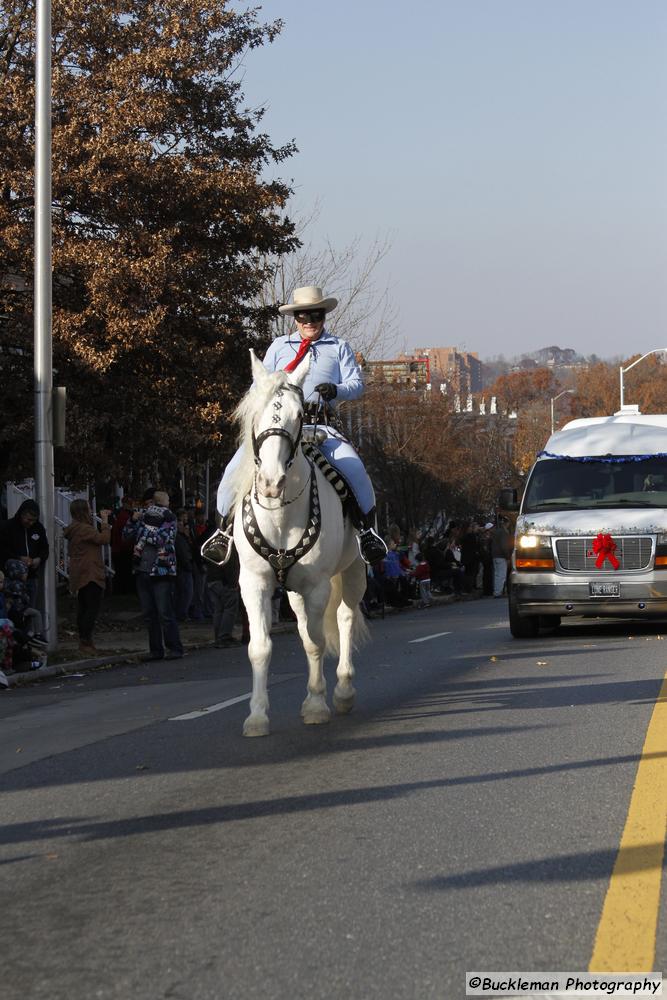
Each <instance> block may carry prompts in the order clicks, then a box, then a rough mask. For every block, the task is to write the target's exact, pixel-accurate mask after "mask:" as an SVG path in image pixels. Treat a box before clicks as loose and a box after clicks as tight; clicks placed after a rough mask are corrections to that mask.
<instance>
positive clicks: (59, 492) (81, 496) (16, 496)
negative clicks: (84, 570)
mask: <svg viewBox="0 0 667 1000" xmlns="http://www.w3.org/2000/svg"><path fill="white" fill-rule="evenodd" d="M5 485H6V487H7V517H13V516H14V514H15V513H16V511H17V510H18V509H19V507H20V506H21V504H22V503H23V501H24V500H34V499H35V480H34V479H26V480H25V481H24V482H22V483H6V484H5ZM72 500H88V493H87V492H86V491H85V490H83V491H80V492H78V493H77V492H73V491H71V490H63V489H61V488H60V487H56V489H55V492H54V495H53V517H54V522H55V524H54V529H55V530H54V547H55V552H54V553H53V558H55V561H56V572H57V573H58V576H59V577H61V578H62V579H64V580H67V579H68V578H69V554H68V551H67V539H66V538H65V536H64V534H63V529H64V528H66V527H67V525H68V524H69V523H70V521H71V520H72V519H71V517H70V514H69V505H70V503H71V502H72ZM93 518H94V520H95V521H96V523H97V524H100V523H101V522H100V519H99V517H97V515H96V514H94V515H93ZM102 560H103V562H104V570H105V572H106V574H107V576H113V566H112V563H111V547H110V546H109V545H103V546H102Z"/></svg>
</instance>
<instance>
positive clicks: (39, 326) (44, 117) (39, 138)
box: [34, 0, 58, 650]
mask: <svg viewBox="0 0 667 1000" xmlns="http://www.w3.org/2000/svg"><path fill="white" fill-rule="evenodd" d="M36 6H37V26H36V27H37V32H36V47H35V271H34V351H35V361H34V380H35V483H36V490H37V503H38V504H39V512H40V520H41V521H42V524H43V525H44V527H45V528H46V534H47V537H48V540H49V549H50V556H49V559H48V560H47V561H46V564H45V566H44V569H43V573H44V613H45V614H44V617H45V623H44V624H45V629H44V630H45V633H46V639H47V643H48V648H49V649H50V650H54V649H55V648H56V647H57V645H58V621H57V608H56V551H55V545H54V541H55V522H54V502H53V494H54V488H55V477H54V469H53V425H52V405H53V398H52V397H53V359H52V355H53V350H52V329H51V309H52V280H53V279H52V263H51V242H52V237H51V0H37V4H36Z"/></svg>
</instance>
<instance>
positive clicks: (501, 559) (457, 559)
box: [364, 517, 511, 613]
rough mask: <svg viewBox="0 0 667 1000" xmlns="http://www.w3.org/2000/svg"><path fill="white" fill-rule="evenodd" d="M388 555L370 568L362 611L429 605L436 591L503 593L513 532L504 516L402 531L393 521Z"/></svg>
mask: <svg viewBox="0 0 667 1000" xmlns="http://www.w3.org/2000/svg"><path fill="white" fill-rule="evenodd" d="M385 542H386V545H387V549H388V552H387V556H386V558H385V559H383V560H382V561H381V562H380V563H377V564H376V565H374V566H373V567H369V568H368V589H367V592H366V597H365V599H364V610H365V612H366V613H372V611H373V610H374V609H375V608H376V607H382V606H384V605H385V604H386V605H389V606H390V607H395V608H404V607H408V606H409V605H414V604H416V605H417V606H418V607H428V606H429V605H430V603H431V596H432V595H433V594H441V595H450V596H451V597H452V598H453V599H455V600H459V599H463V598H464V597H474V596H477V597H502V596H503V595H504V594H505V592H506V578H507V570H508V565H509V557H510V555H511V536H510V533H509V531H508V525H507V522H506V520H505V518H503V517H498V518H497V520H495V521H483V519H479V520H471V521H450V522H449V524H448V525H447V527H446V529H445V531H444V532H442V533H441V534H438V535H436V534H431V533H429V532H419V531H412V532H409V533H408V534H407V535H405V536H404V535H403V534H402V533H401V530H400V528H399V527H398V525H396V524H392V525H391V526H390V528H389V531H388V534H387V535H386V537H385Z"/></svg>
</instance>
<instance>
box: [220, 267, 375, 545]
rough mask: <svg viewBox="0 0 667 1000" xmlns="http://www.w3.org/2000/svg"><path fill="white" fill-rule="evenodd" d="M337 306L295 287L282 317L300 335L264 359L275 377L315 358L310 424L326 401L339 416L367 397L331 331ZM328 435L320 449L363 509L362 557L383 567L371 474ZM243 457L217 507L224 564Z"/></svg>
mask: <svg viewBox="0 0 667 1000" xmlns="http://www.w3.org/2000/svg"><path fill="white" fill-rule="evenodd" d="M337 305H338V300H337V299H334V298H331V297H328V298H327V297H325V296H324V295H323V294H322V289H321V288H317V287H316V286H314V285H308V286H306V287H304V288H295V290H294V296H293V301H292V302H288V303H286V304H285V305H282V306H280V309H279V312H281V313H282V314H283V315H292V316H294V320H295V323H296V330H295V331H294V333H290V334H287V335H286V336H283V337H277V338H276V339H275V340H274V341H273V343H272V344H271V346H270V347H269V349H268V351H267V352H266V356H265V357H264V362H263V363H264V367H265V368H267V369H268V370H269V371H270V372H276V371H294V369H295V368H296V366H297V365H298V364H299V362H300V361H301V360H302V358H304V357H305V356H306V354H308V353H310V354H311V357H312V360H311V363H310V370H309V372H308V375H307V376H306V380H305V382H304V385H303V394H304V400H305V406H306V413H305V418H306V422H308V420H309V419H311V420H314V419H316V414H315V410H316V407H317V405H318V403H319V402H320V400H323V401H324V402H325V403H326V405H327V407H328V408H329V409H331V410H333V411H335V409H336V406H337V405H338V403H340V402H343V401H345V400H348V399H359V397H360V396H361V395H362V394H363V392H364V380H363V376H362V373H361V368H360V367H359V365H358V364H357V361H356V358H355V355H354V351H353V350H352V348H351V347H350V345H349V344H348V343H347V341H345V340H341V339H340V338H339V337H335V336H334V335H333V334H331V333H329V332H328V331H327V329H326V326H325V319H326V314H327V313H328V312H331V311H332V310H333V309H335V308H336V306H337ZM320 419H321V418H320ZM322 430H324V431H326V434H327V437H326V439H325V440H324V441H323V442H322V443H321V444H320V446H319V447H320V450H321V451H322V453H323V455H324V456H325V458H326V459H327V461H328V462H329V463H330V464H331V465H332V466H333V467H334V468H335V469H337V470H338V472H340V474H341V475H342V477H343V478H344V479H345V482H346V483H347V485H348V486H349V487H350V489H351V490H352V493H353V495H354V498H355V500H356V502H357V506H358V508H359V515H360V516H359V519H358V520H359V535H358V540H359V551H360V553H361V557H362V559H363V560H364V561H365V562H367V563H369V564H371V563H376V562H379V561H380V560H381V559H383V558H384V557H385V555H386V554H387V546H386V545H385V543H384V542H383V541H382V539H381V538H380V536H379V535H378V534H377V532H376V530H375V494H374V492H373V485H372V483H371V481H370V479H369V477H368V473H367V472H366V469H365V468H364V464H363V462H362V461H361V459H360V458H359V455H358V454H357V452H356V451H355V449H354V448H353V447H352V445H351V444H350V442H349V441H348V440H347V439H346V438H345V437H344V436H343V435H342V434H340V432H338V431H337V430H335V428H333V427H330V426H324V427H322ZM239 458H240V452H237V453H236V455H235V456H234V457H233V458H232V460H231V462H230V463H229V464H228V466H227V468H226V469H225V471H224V474H223V477H222V480H221V482H220V486H219V487H218V500H217V507H218V512H219V514H220V517H221V519H222V523H223V525H224V535H219V536H218V539H217V545H218V546H220V543H221V542H222V545H221V549H222V550H224V552H221V555H222V561H223V562H224V561H226V560H227V559H228V558H229V555H230V553H231V547H232V524H231V518H230V517H229V515H230V513H231V507H232V501H233V494H232V491H231V489H230V479H231V472H232V470H233V469H234V468H235V465H236V462H237V461H238V460H239Z"/></svg>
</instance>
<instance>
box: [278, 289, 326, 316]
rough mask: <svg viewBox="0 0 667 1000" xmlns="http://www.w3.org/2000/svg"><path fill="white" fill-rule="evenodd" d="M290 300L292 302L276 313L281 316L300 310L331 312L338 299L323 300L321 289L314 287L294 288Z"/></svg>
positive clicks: (281, 307)
mask: <svg viewBox="0 0 667 1000" xmlns="http://www.w3.org/2000/svg"><path fill="white" fill-rule="evenodd" d="M292 299H293V301H292V302H287V303H286V304H285V305H284V306H280V307H279V308H278V312H279V313H282V314H283V315H284V314H285V313H295V312H300V310H302V309H324V311H325V312H331V310H332V309H335V308H336V306H337V305H338V299H331V298H329V299H325V298H324V297H323V295H322V289H321V288H318V287H317V286H316V285H306V286H305V287H304V288H295V289H294V292H293V293H292Z"/></svg>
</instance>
